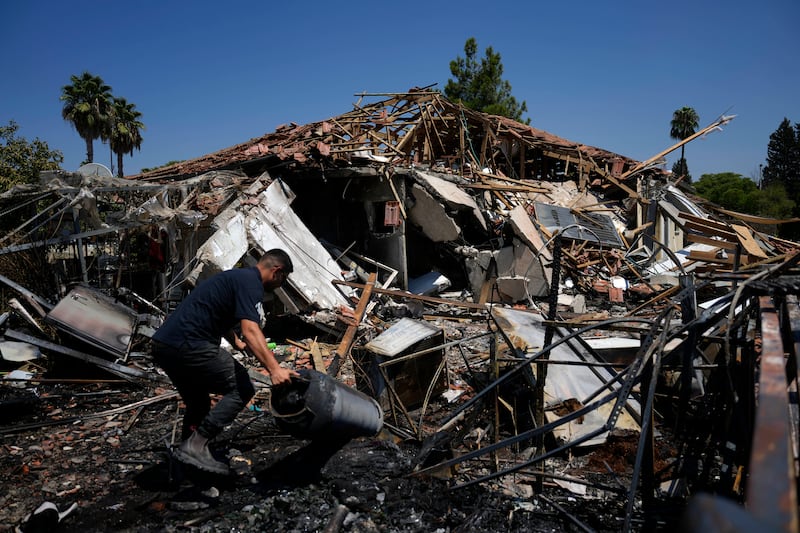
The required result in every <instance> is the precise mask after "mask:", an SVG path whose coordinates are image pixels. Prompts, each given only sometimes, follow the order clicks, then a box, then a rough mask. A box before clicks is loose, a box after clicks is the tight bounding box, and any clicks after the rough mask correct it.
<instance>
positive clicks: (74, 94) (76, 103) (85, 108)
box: [60, 72, 112, 163]
mask: <svg viewBox="0 0 800 533" xmlns="http://www.w3.org/2000/svg"><path fill="white" fill-rule="evenodd" d="M70 80H71V81H72V83H71V84H70V85H65V86H64V87H62V88H61V97H60V99H61V100H62V101H63V102H64V107H63V108H62V109H61V116H62V117H63V118H64V120H66V121H67V122H70V123H71V124H72V125H73V127H74V128H75V131H77V132H78V135H80V136H81V139H83V140H84V141H86V163H92V162H93V161H94V140H95V139H103V140H106V139H108V137H109V135H110V132H111V121H110V118H111V117H110V107H111V98H112V97H111V87H109V86H108V85H106V84H105V82H104V81H103V80H102V78H100V76H93V75H92V74H90V73H89V72H84V73H83V74H82V75H81V76H76V75H74V74H73V75H72V76H70Z"/></svg>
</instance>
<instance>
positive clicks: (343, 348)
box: [331, 272, 378, 377]
mask: <svg viewBox="0 0 800 533" xmlns="http://www.w3.org/2000/svg"><path fill="white" fill-rule="evenodd" d="M377 279H378V273H377V272H371V273H370V275H369V279H368V280H367V284H366V285H365V286H362V287H363V288H364V292H363V293H362V294H361V299H360V300H359V301H358V305H357V306H356V310H355V313H354V319H355V320H354V325H350V326H347V330H346V331H345V332H344V337H343V338H342V341H341V342H340V343H339V347H338V348H336V351H335V352H334V356H333V358H334V361H333V362H331V371H332V375H333V376H334V377H336V374H337V373H338V372H339V363H340V362H341V359H344V358H345V357H347V354H348V353H350V348H351V347H352V345H353V341H354V340H355V338H356V333H357V332H358V325H359V324H360V323H361V319H362V318H364V311H366V309H367V304H368V303H369V299H370V297H371V296H372V292H373V291H374V288H375V281H376V280H377ZM336 281H337V280H334V282H336Z"/></svg>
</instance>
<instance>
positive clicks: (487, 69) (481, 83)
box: [444, 37, 530, 124]
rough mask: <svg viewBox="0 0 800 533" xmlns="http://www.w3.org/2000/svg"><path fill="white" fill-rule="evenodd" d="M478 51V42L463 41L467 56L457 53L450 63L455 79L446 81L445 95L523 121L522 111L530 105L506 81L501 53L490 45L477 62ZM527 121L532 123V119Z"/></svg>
mask: <svg viewBox="0 0 800 533" xmlns="http://www.w3.org/2000/svg"><path fill="white" fill-rule="evenodd" d="M477 53H478V43H477V41H475V38H474V37H470V38H469V39H467V42H466V43H465V44H464V57H460V56H457V57H456V59H454V60H453V61H451V62H450V73H451V74H452V75H453V78H454V79H448V80H447V85H446V86H445V88H444V94H445V96H447V98H448V99H450V100H452V101H454V102H461V103H463V104H464V105H465V106H467V107H468V108H470V109H474V110H476V111H481V112H484V113H490V114H492V115H501V116H504V117H508V118H511V119H514V120H516V121H519V122H523V120H522V114H523V113H526V112H527V111H528V106H527V104H526V103H525V101H522V103H519V102H517V99H516V98H514V97H513V96H512V95H511V84H510V83H509V82H508V81H505V80H503V63H502V61H501V59H500V54H498V53H495V52H494V50H492V47H491V46H490V47H488V48H486V51H485V53H486V55H485V57H483V58H482V59H481V60H480V61H478V57H477ZM524 122H525V124H530V119H529V118H528V119H525V120H524Z"/></svg>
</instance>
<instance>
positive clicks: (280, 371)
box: [242, 320, 299, 385]
mask: <svg viewBox="0 0 800 533" xmlns="http://www.w3.org/2000/svg"><path fill="white" fill-rule="evenodd" d="M242 336H243V337H244V342H245V343H246V344H247V348H248V349H249V350H250V353H252V354H253V355H254V356H255V357H256V359H258V360H259V361H260V362H261V364H262V365H263V366H264V368H266V369H267V372H269V377H270V379H271V380H272V384H273V385H282V384H284V383H289V382H291V380H292V376H299V374H298V373H297V372H295V371H294V370H289V369H287V368H283V367H282V366H281V365H280V363H278V360H277V359H275V354H274V353H272V350H270V349H269V348H268V347H267V339H266V338H265V337H264V333H263V332H262V331H261V328H260V327H259V326H258V324H257V323H255V322H253V321H252V320H242Z"/></svg>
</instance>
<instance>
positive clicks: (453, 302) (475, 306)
mask: <svg viewBox="0 0 800 533" xmlns="http://www.w3.org/2000/svg"><path fill="white" fill-rule="evenodd" d="M331 283H333V284H334V285H346V286H348V287H353V288H355V289H364V288H365V287H366V285H363V284H361V283H353V282H352V281H341V280H338V279H335V280H333V281H331ZM372 292H373V293H376V294H385V295H387V296H393V297H395V298H410V299H412V300H420V301H423V302H430V303H435V304H444V305H453V306H457V307H466V308H467V309H479V310H481V311H485V310H486V306H485V305H481V304H476V303H471V302H461V301H458V300H448V299H447V298H436V297H434V296H424V295H421V294H414V293H412V292H408V291H401V290H393V289H379V288H377V287H374V288H373V289H372Z"/></svg>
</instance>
